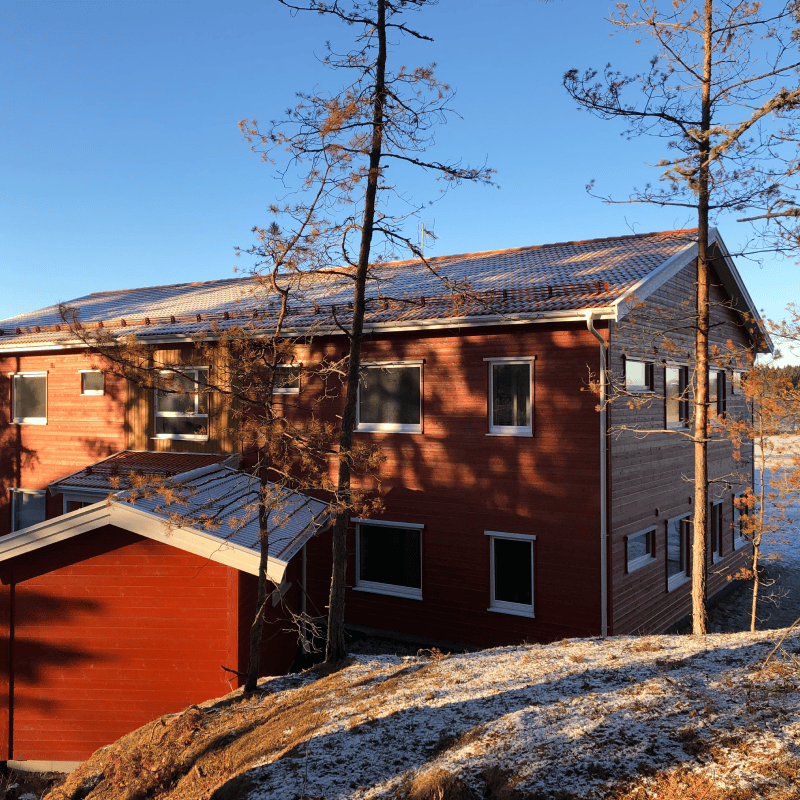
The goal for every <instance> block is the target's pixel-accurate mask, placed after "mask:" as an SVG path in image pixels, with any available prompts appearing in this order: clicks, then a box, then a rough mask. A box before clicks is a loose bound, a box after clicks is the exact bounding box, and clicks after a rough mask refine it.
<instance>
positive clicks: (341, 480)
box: [325, 0, 386, 664]
mask: <svg viewBox="0 0 800 800" xmlns="http://www.w3.org/2000/svg"><path fill="white" fill-rule="evenodd" d="M377 11H378V19H377V24H376V33H377V36H378V57H377V61H376V65H375V90H374V91H375V95H374V99H373V112H372V141H371V145H370V153H369V174H368V176H367V187H366V191H365V193H364V221H363V224H362V228H361V246H360V249H359V253H358V266H357V267H356V278H355V289H354V298H353V323H352V327H351V329H350V357H349V363H348V367H347V391H346V394H345V402H344V410H343V412H342V428H341V433H340V435H339V476H338V482H337V487H336V494H337V501H338V513H337V515H336V522H335V523H334V526H333V569H332V571H331V593H330V599H329V602H328V636H327V641H326V645H325V663H327V664H335V663H337V662H339V661H341V660H342V659H343V658H344V657H345V656H346V655H347V649H346V647H345V642H344V590H345V578H346V573H347V526H348V523H349V518H350V514H349V509H350V504H351V491H350V484H351V468H350V450H351V448H352V444H353V429H354V428H355V425H356V402H357V399H358V380H359V369H360V366H361V341H362V338H363V328H364V306H365V303H364V293H365V289H366V285H367V269H368V267H369V260H370V250H371V247H372V232H373V225H374V220H375V200H376V197H377V192H378V180H379V178H380V168H381V153H382V148H383V125H384V108H385V105H386V83H385V78H386V0H378V8H377Z"/></svg>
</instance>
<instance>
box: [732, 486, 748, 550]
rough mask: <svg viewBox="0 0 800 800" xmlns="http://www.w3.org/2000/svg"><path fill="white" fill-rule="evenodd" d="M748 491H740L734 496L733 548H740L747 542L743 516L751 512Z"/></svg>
mask: <svg viewBox="0 0 800 800" xmlns="http://www.w3.org/2000/svg"><path fill="white" fill-rule="evenodd" d="M747 500H748V498H747V493H746V492H740V493H739V494H736V495H734V496H733V549H734V550H738V549H739V548H740V547H744V545H746V544H747V538H746V536H745V534H744V526H745V523H744V520H743V519H742V517H743V516H745V515H747V514H749V509H748V506H747Z"/></svg>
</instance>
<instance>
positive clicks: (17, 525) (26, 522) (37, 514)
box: [11, 489, 46, 532]
mask: <svg viewBox="0 0 800 800" xmlns="http://www.w3.org/2000/svg"><path fill="white" fill-rule="evenodd" d="M45 515H46V509H45V493H44V492H42V491H32V490H30V489H12V490H11V530H12V532H13V531H21V530H22V529H23V528H28V527H30V526H31V525H36V524H37V523H39V522H44V520H45Z"/></svg>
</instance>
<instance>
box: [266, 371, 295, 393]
mask: <svg viewBox="0 0 800 800" xmlns="http://www.w3.org/2000/svg"><path fill="white" fill-rule="evenodd" d="M272 393H273V394H300V367H299V366H294V365H292V366H280V367H275V377H274V378H273V381H272Z"/></svg>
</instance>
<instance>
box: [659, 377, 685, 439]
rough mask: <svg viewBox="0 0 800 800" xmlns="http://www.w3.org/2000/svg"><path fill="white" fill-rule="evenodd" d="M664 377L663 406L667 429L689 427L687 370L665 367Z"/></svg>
mask: <svg viewBox="0 0 800 800" xmlns="http://www.w3.org/2000/svg"><path fill="white" fill-rule="evenodd" d="M664 377H665V392H664V397H665V405H666V417H667V427H668V428H687V427H689V393H688V386H689V368H688V367H667V368H666V369H665V371H664Z"/></svg>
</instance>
